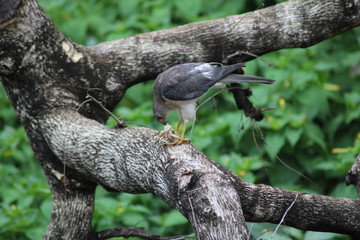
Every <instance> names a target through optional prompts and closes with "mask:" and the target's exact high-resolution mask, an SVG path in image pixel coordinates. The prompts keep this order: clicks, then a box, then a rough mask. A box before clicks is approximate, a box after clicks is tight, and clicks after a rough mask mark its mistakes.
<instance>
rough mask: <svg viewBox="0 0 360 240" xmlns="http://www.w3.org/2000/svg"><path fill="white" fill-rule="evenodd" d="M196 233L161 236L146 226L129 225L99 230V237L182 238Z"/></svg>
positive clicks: (168, 239) (152, 239)
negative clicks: (145, 227)
mask: <svg viewBox="0 0 360 240" xmlns="http://www.w3.org/2000/svg"><path fill="white" fill-rule="evenodd" d="M194 236H195V235H194V234H189V235H183V236H173V237H161V236H160V235H157V234H155V233H152V232H149V231H146V230H145V229H144V228H136V227H127V228H112V229H106V230H103V231H100V232H97V237H98V239H100V240H105V239H109V238H114V237H124V238H128V237H140V238H142V239H147V240H181V239H185V238H189V237H190V238H191V237H194Z"/></svg>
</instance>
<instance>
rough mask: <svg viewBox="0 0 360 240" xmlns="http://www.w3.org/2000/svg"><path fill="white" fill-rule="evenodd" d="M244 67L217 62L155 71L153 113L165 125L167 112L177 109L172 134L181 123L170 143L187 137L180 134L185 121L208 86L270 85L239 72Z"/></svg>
mask: <svg viewBox="0 0 360 240" xmlns="http://www.w3.org/2000/svg"><path fill="white" fill-rule="evenodd" d="M244 66H245V64H244V63H236V64H233V65H223V64H221V63H217V62H211V63H203V62H197V63H185V64H179V65H175V66H173V67H171V68H169V69H167V70H166V71H164V72H162V73H161V74H159V76H158V77H157V78H156V80H155V83H154V86H153V100H154V103H153V113H154V115H155V117H156V120H157V121H159V122H160V123H162V124H164V125H167V121H166V120H167V117H168V115H169V114H170V112H172V111H173V110H178V114H179V122H178V124H177V127H176V131H175V134H178V131H179V128H180V125H181V122H182V121H183V122H184V127H183V130H182V133H181V135H180V139H179V140H177V141H176V142H174V144H180V143H182V142H183V141H184V140H187V139H185V138H184V135H185V131H186V128H187V125H188V122H189V121H190V120H195V118H196V102H197V101H198V100H199V98H200V97H202V96H203V95H204V94H205V93H206V92H207V91H208V90H209V89H210V88H213V87H218V86H220V85H222V84H225V83H266V84H270V83H273V82H274V80H271V79H266V78H261V77H255V76H247V75H242V73H243V70H242V67H244ZM236 72H239V73H240V74H237V73H236ZM170 144H172V143H170Z"/></svg>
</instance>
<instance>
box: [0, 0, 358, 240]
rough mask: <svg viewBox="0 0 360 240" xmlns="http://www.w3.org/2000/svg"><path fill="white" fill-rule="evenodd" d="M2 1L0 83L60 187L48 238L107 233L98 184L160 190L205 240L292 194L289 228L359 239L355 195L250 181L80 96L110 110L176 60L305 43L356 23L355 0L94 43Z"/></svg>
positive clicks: (232, 232) (281, 208)
mask: <svg viewBox="0 0 360 240" xmlns="http://www.w3.org/2000/svg"><path fill="white" fill-rule="evenodd" d="M0 6H1V7H2V6H4V8H2V10H1V13H2V14H3V15H2V16H1V18H0V21H1V22H0V23H1V24H0V36H1V38H0V79H1V81H2V83H3V85H4V87H5V89H6V91H7V94H8V96H9V99H10V100H11V102H12V104H13V106H14V108H15V110H16V111H17V113H18V115H19V118H20V120H21V122H22V124H23V125H24V127H25V129H26V132H27V134H28V137H29V140H30V143H31V145H32V148H33V150H34V152H35V155H36V157H37V159H38V160H39V162H40V164H41V166H42V168H43V169H44V172H45V175H46V177H47V179H48V182H49V186H50V188H51V191H52V194H53V212H52V216H51V221H50V224H49V227H48V230H47V232H46V234H45V236H44V239H79V240H81V239H103V238H102V237H101V236H100V235H101V234H100V233H96V232H95V231H94V230H93V229H92V226H91V218H92V210H93V202H94V191H95V188H96V186H97V185H98V184H100V185H102V186H104V187H105V188H106V189H108V190H112V191H118V192H130V193H143V192H151V193H154V194H156V195H158V196H160V197H161V198H162V199H163V200H164V201H165V202H167V203H169V204H170V205H171V206H173V207H174V208H176V209H178V210H179V211H180V212H181V213H182V214H183V215H184V216H186V217H187V218H188V219H189V221H190V222H191V224H192V226H193V228H194V230H195V232H196V236H197V237H198V238H199V239H247V238H248V232H247V230H246V227H245V219H246V220H247V221H256V222H264V221H267V222H273V223H278V222H280V220H281V218H282V216H283V214H284V213H285V211H286V209H288V208H289V206H290V204H291V203H292V202H293V201H294V200H295V198H296V196H297V198H296V201H295V204H294V205H293V207H292V208H291V209H290V211H289V212H288V213H287V215H286V219H285V220H286V224H287V225H288V226H294V227H297V228H299V229H307V230H318V231H330V232H339V233H344V234H350V235H353V236H360V223H359V221H358V219H360V215H359V214H360V211H359V200H353V199H343V198H331V197H327V196H320V195H311V194H305V193H296V192H292V191H286V190H282V189H277V188H273V187H270V186H265V185H253V184H249V183H246V182H244V181H242V180H241V179H239V178H238V177H237V176H235V175H234V174H232V173H231V172H229V171H228V170H226V169H223V168H221V167H220V166H218V165H217V164H216V163H214V162H213V161H211V160H210V159H208V158H207V157H206V156H204V155H203V154H202V153H201V152H199V151H198V150H197V149H196V148H195V147H194V146H192V145H191V144H182V145H179V146H171V147H169V146H164V145H163V142H162V139H161V138H160V137H159V135H158V132H156V131H155V130H152V129H147V128H140V127H133V128H118V129H109V128H107V127H105V126H104V125H103V123H104V122H105V121H106V118H107V115H106V113H105V112H104V111H103V109H102V108H101V107H99V105H97V104H94V103H93V102H87V103H86V104H82V103H83V102H84V101H85V100H86V94H87V92H88V91H91V89H94V88H97V89H101V91H91V93H92V95H93V96H95V97H96V99H99V100H100V101H101V102H102V103H103V104H104V106H105V107H107V108H108V109H112V108H113V107H114V106H115V105H116V104H117V103H118V101H119V100H120V99H121V97H122V96H123V94H124V93H125V91H126V89H127V88H128V87H129V86H131V85H133V84H136V83H139V82H142V81H146V80H149V79H152V78H154V77H155V76H156V75H157V74H158V73H160V72H161V71H162V70H164V69H166V68H167V67H169V66H171V65H174V64H178V63H183V62H189V61H221V60H222V59H223V58H224V57H225V56H227V55H229V54H231V53H233V52H235V51H237V50H241V51H248V52H252V53H254V54H258V55H260V54H263V53H266V52H270V51H274V50H278V49H281V48H289V47H306V46H310V45H312V44H315V43H317V42H320V41H322V40H324V39H326V38H329V37H331V36H334V35H336V34H339V33H341V32H343V31H345V30H347V29H350V28H352V27H355V26H358V25H360V14H359V7H360V2H359V1H350V0H348V1H346V0H336V1H326V0H317V1H310V0H306V1H303V0H301V1H300V0H294V1H288V2H285V3H283V4H278V5H276V6H273V7H270V8H266V9H262V10H259V11H256V12H252V13H248V14H243V15H240V16H231V17H227V18H224V19H219V20H213V21H207V22H199V23H192V24H188V25H185V26H181V27H177V28H172V29H167V30H161V31H156V32H151V33H145V34H139V35H135V36H133V37H129V38H125V39H121V40H117V41H112V42H106V43H102V44H99V45H97V46H94V47H84V46H80V45H77V44H75V43H73V42H71V40H69V39H66V38H65V37H64V36H63V35H62V34H61V33H60V32H59V31H58V30H57V29H56V28H55V27H54V25H53V24H52V22H51V21H50V20H49V18H48V16H46V14H45V13H44V12H43V11H42V10H41V8H40V7H39V6H38V4H37V2H36V1H35V0H26V1H25V0H24V1H21V2H20V1H18V0H0ZM232 60H236V59H232ZM237 60H238V59H237ZM242 60H246V58H245V57H244V58H242ZM80 105H81V107H80V108H79V106H80ZM77 110H79V111H77ZM334 206H335V207H334Z"/></svg>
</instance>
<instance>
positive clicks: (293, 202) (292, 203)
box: [270, 193, 299, 240]
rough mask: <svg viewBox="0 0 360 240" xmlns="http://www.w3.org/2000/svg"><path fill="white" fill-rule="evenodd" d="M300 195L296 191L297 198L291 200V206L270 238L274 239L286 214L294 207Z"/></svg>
mask: <svg viewBox="0 0 360 240" xmlns="http://www.w3.org/2000/svg"><path fill="white" fill-rule="evenodd" d="M298 196H299V193H296V196H295V199H294V200H293V201H292V202H291V204H290V206H289V207H288V208H287V209H286V211H285V213H284V215H283V216H282V218H281V220H280V222H279V224H278V225H277V226H276V228H275V231H274V233H273V234H272V235H271V237H270V240H271V239H273V237H274V236H275V234H276V232H277V231H278V229H279V227H280V225H281V224H282V223H283V222H284V220H285V217H286V214H287V213H288V212H289V210H290V209H291V208H292V206H294V204H295V202H296V200H297V198H298Z"/></svg>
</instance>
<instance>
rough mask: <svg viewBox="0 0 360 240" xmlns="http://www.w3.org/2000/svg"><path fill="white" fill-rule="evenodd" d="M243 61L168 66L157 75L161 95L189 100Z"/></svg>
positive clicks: (234, 69) (207, 88)
mask: <svg viewBox="0 0 360 240" xmlns="http://www.w3.org/2000/svg"><path fill="white" fill-rule="evenodd" d="M242 66H244V64H243V63H237V64H233V65H223V64H221V63H187V64H180V65H176V66H174V67H172V68H169V69H168V70H166V71H165V72H163V73H162V74H161V75H159V78H161V79H160V82H161V92H162V96H163V97H164V98H166V99H170V100H179V101H182V100H191V99H196V98H199V97H201V96H202V95H204V94H205V93H206V92H207V91H208V90H209V88H211V87H212V86H213V85H214V84H216V83H217V82H218V81H220V80H221V79H222V78H224V77H226V76H228V75H230V74H231V73H232V72H234V71H236V70H238V69H241V67H242Z"/></svg>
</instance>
